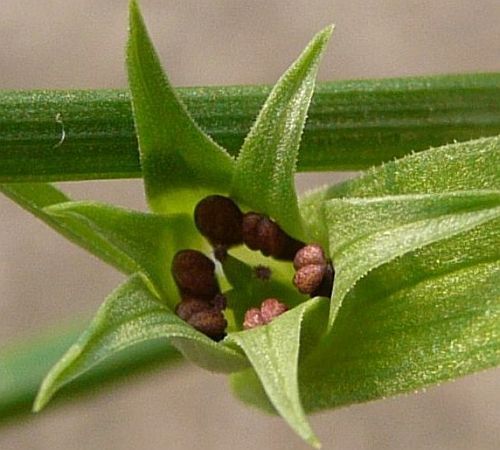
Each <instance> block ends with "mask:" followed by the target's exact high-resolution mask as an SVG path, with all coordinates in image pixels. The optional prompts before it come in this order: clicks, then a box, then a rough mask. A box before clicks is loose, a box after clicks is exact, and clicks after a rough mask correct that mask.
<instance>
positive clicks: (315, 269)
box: [293, 264, 326, 294]
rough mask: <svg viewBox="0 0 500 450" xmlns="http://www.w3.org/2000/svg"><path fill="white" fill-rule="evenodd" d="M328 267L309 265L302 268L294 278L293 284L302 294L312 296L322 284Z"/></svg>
mask: <svg viewBox="0 0 500 450" xmlns="http://www.w3.org/2000/svg"><path fill="white" fill-rule="evenodd" d="M325 271H326V265H319V264H309V265H307V266H304V267H301V268H300V269H299V270H297V272H295V276H294V277H293V284H294V285H295V286H296V287H297V289H298V290H299V292H301V293H302V294H312V293H313V292H314V291H316V289H318V287H319V286H320V284H321V281H322V280H323V276H324V275H325Z"/></svg>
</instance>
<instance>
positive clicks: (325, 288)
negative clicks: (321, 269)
mask: <svg viewBox="0 0 500 450" xmlns="http://www.w3.org/2000/svg"><path fill="white" fill-rule="evenodd" d="M334 279H335V270H334V269H333V266H332V263H331V262H329V263H327V265H326V269H325V274H324V276H323V279H322V280H321V283H320V285H319V286H318V288H317V289H316V290H315V291H314V292H312V293H311V296H312V297H328V298H330V297H331V296H332V289H333V281H334Z"/></svg>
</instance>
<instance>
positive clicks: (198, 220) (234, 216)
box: [194, 195, 243, 247]
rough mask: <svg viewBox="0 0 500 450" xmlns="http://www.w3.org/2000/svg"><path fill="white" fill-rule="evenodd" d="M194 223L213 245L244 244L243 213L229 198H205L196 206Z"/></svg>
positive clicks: (213, 196)
mask: <svg viewBox="0 0 500 450" xmlns="http://www.w3.org/2000/svg"><path fill="white" fill-rule="evenodd" d="M194 222H195V224H196V227H197V228H198V230H199V231H200V233H201V234H202V235H203V236H205V237H206V238H207V239H208V240H209V241H210V243H211V244H212V245H225V246H228V247H231V246H233V245H238V244H241V243H243V236H242V223H243V213H242V212H241V211H240V209H239V208H238V206H237V205H236V203H234V202H233V200H231V199H230V198H228V197H223V196H222V195H210V196H209V197H205V198H204V199H203V200H201V201H200V202H199V203H198V204H197V205H196V208H195V210H194Z"/></svg>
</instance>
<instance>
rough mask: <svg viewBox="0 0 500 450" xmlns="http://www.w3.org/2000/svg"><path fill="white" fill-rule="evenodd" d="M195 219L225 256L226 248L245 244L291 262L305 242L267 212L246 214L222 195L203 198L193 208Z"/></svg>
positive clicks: (265, 254) (204, 234)
mask: <svg viewBox="0 0 500 450" xmlns="http://www.w3.org/2000/svg"><path fill="white" fill-rule="evenodd" d="M194 222H195V224H196V227H197V228H198V230H199V231H200V233H201V234H202V235H203V236H205V237H206V238H207V239H208V241H209V242H210V243H211V244H212V245H213V246H214V247H215V248H216V251H217V252H218V253H221V252H222V255H221V256H222V257H223V251H224V250H227V249H228V248H230V247H233V246H235V245H239V244H245V245H246V246H247V247H248V248H249V249H251V250H260V251H261V252H262V254H263V255H264V256H272V257H273V258H276V259H281V260H287V261H292V260H293V258H294V256H295V253H297V251H298V250H299V249H300V248H302V247H303V246H304V245H305V244H304V243H303V242H300V241H297V240H296V239H294V238H292V237H291V236H289V235H288V234H286V233H285V232H284V231H283V230H282V229H281V228H280V226H279V225H278V224H277V223H276V222H274V221H272V220H271V219H270V218H269V217H267V216H265V215H264V214H260V213H256V212H248V213H245V214H243V213H242V212H241V210H240V208H239V207H238V206H237V205H236V203H234V202H233V201H232V200H231V199H230V198H227V197H223V196H222V195H211V196H209V197H206V198H204V199H203V200H201V201H200V202H199V203H198V205H196V208H195V210H194ZM221 247H222V248H221Z"/></svg>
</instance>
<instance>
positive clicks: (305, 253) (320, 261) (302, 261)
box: [293, 244, 326, 270]
mask: <svg viewBox="0 0 500 450" xmlns="http://www.w3.org/2000/svg"><path fill="white" fill-rule="evenodd" d="M310 264H317V265H320V266H324V265H326V258H325V253H324V252H323V249H322V248H321V246H319V245H318V244H309V245H306V246H305V247H302V248H301V249H300V250H299V251H298V252H297V253H296V255H295V257H294V258H293V267H294V268H295V270H298V269H300V268H301V267H304V266H308V265H310Z"/></svg>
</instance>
